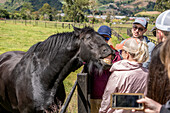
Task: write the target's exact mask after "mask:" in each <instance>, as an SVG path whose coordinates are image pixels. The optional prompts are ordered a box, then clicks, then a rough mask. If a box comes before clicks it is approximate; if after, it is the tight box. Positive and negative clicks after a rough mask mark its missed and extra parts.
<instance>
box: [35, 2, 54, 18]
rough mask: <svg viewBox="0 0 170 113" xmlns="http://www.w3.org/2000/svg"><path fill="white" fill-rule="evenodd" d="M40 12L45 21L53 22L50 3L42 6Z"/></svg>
mask: <svg viewBox="0 0 170 113" xmlns="http://www.w3.org/2000/svg"><path fill="white" fill-rule="evenodd" d="M38 11H39V13H40V14H41V16H43V17H44V20H50V21H52V20H53V18H52V7H51V6H50V5H49V4H48V3H45V4H44V5H43V6H42V8H40V9H39V10H38Z"/></svg>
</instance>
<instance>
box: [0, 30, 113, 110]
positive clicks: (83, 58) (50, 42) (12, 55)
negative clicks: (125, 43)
mask: <svg viewBox="0 0 170 113" xmlns="http://www.w3.org/2000/svg"><path fill="white" fill-rule="evenodd" d="M113 53H114V51H113V50H112V49H111V48H110V47H109V45H108V44H107V43H106V42H105V41H104V39H103V38H102V37H101V36H100V35H99V34H98V33H97V32H95V31H94V30H93V29H92V28H90V27H85V28H83V29H80V28H76V27H74V31H73V32H67V33H58V34H55V35H52V36H50V37H49V38H48V39H46V40H45V41H43V42H39V43H37V44H35V45H33V46H32V47H31V48H30V49H29V50H28V51H27V52H21V51H11V52H6V53H4V54H2V55H0V111H2V112H4V111H3V110H4V109H6V110H8V111H10V112H13V113H37V112H40V113H41V112H43V111H44V110H45V109H47V108H48V107H49V106H50V105H51V104H52V103H54V102H55V103H56V101H55V97H57V98H58V99H60V100H62V101H64V99H65V98H62V96H60V92H61V91H60V90H59V89H63V80H64V79H65V78H66V77H67V76H68V75H69V74H70V72H72V71H75V70H76V69H78V68H79V67H80V66H82V65H83V63H86V64H93V65H94V64H95V65H96V66H97V67H99V68H100V67H102V66H103V64H102V62H101V60H102V59H103V58H105V57H107V56H109V55H112V54H113ZM89 67H90V66H89ZM64 93H65V92H64ZM61 94H62V93H61ZM62 95H64V94H62ZM60 97H61V98H60ZM2 107H3V108H2Z"/></svg>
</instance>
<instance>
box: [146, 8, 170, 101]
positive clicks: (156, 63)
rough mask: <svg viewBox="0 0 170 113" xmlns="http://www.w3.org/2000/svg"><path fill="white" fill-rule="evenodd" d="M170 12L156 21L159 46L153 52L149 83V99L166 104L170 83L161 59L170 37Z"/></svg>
mask: <svg viewBox="0 0 170 113" xmlns="http://www.w3.org/2000/svg"><path fill="white" fill-rule="evenodd" d="M169 19H170V10H167V11H165V12H163V13H161V14H160V15H159V16H158V17H157V19H156V22H155V24H156V26H155V27H154V28H153V29H154V31H153V32H154V33H155V34H154V36H155V37H157V42H158V44H157V45H156V47H155V48H154V49H153V51H152V55H151V62H150V65H149V81H148V93H147V97H149V98H151V99H153V100H155V101H157V102H159V103H160V104H165V103H166V102H167V101H168V100H169V99H170V81H169V79H168V73H167V71H166V69H165V66H164V64H163V63H162V62H161V59H160V48H161V46H162V45H163V42H165V41H166V40H167V38H168V36H170V22H169ZM160 78H161V79H160Z"/></svg>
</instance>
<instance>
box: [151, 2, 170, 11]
mask: <svg viewBox="0 0 170 113" xmlns="http://www.w3.org/2000/svg"><path fill="white" fill-rule="evenodd" d="M154 9H155V10H157V11H161V12H163V11H165V10H167V9H170V1H169V0H156V4H155V7H154Z"/></svg>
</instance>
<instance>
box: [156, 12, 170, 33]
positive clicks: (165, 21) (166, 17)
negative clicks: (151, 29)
mask: <svg viewBox="0 0 170 113" xmlns="http://www.w3.org/2000/svg"><path fill="white" fill-rule="evenodd" d="M155 24H156V28H157V29H160V30H163V31H170V10H166V11H164V12H163V13H161V14H160V15H159V16H158V17H157V19H156V23H155Z"/></svg>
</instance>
